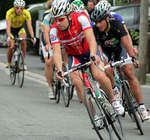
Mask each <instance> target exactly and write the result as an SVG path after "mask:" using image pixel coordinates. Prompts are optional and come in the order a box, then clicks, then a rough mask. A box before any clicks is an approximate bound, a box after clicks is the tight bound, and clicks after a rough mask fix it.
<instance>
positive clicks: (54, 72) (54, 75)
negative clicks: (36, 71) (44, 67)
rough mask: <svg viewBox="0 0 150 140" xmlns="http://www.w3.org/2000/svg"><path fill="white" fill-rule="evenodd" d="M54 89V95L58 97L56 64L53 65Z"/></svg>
mask: <svg viewBox="0 0 150 140" xmlns="http://www.w3.org/2000/svg"><path fill="white" fill-rule="evenodd" d="M52 89H53V93H54V95H55V97H56V89H57V87H56V70H55V65H54V63H53V81H52ZM55 99H56V98H55Z"/></svg>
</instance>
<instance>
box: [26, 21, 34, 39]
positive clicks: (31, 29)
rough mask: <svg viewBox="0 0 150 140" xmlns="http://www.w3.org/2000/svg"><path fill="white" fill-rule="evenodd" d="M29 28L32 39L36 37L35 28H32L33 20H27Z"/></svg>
mask: <svg viewBox="0 0 150 140" xmlns="http://www.w3.org/2000/svg"><path fill="white" fill-rule="evenodd" d="M27 27H28V31H29V33H30V36H31V38H32V37H34V32H33V27H32V22H31V20H27Z"/></svg>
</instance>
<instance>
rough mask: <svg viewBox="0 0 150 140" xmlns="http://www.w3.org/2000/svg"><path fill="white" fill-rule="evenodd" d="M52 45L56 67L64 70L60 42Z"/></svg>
mask: <svg viewBox="0 0 150 140" xmlns="http://www.w3.org/2000/svg"><path fill="white" fill-rule="evenodd" d="M52 47H53V58H54V63H55V67H56V69H57V70H59V71H62V57H61V46H60V43H56V44H53V45H52Z"/></svg>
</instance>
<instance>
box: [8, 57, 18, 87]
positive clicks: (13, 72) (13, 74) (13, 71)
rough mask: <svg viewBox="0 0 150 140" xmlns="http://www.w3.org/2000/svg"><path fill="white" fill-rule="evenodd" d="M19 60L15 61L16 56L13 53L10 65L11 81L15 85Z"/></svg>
mask: <svg viewBox="0 0 150 140" xmlns="http://www.w3.org/2000/svg"><path fill="white" fill-rule="evenodd" d="M17 65H18V64H17V62H16V61H15V56H14V54H13V56H12V59H11V67H10V82H11V85H14V84H15V82H16V72H17V70H16V69H17Z"/></svg>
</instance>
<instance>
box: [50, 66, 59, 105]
mask: <svg viewBox="0 0 150 140" xmlns="http://www.w3.org/2000/svg"><path fill="white" fill-rule="evenodd" d="M52 88H53V92H54V94H55V102H56V103H59V100H60V82H59V81H58V80H57V79H56V69H55V65H54V64H53V81H52Z"/></svg>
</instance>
